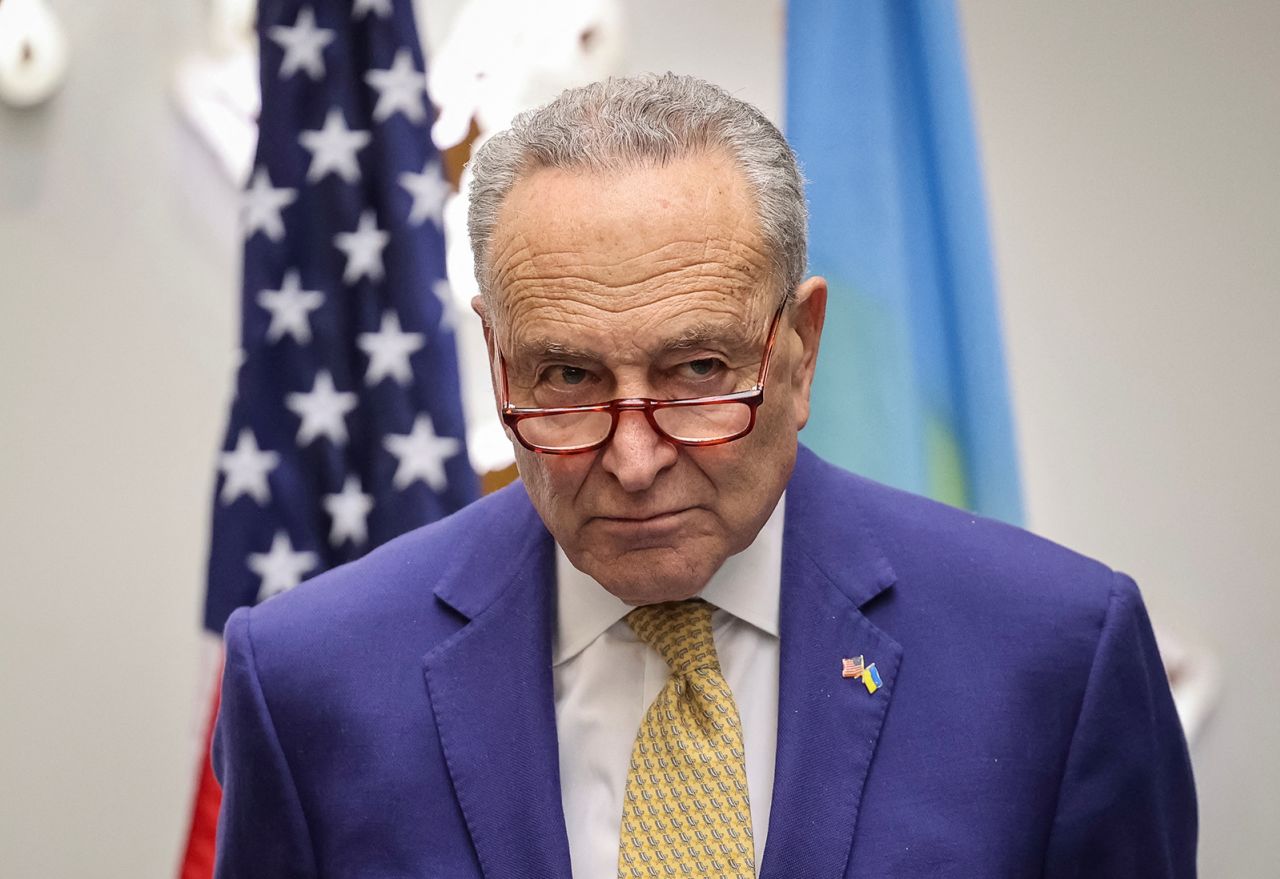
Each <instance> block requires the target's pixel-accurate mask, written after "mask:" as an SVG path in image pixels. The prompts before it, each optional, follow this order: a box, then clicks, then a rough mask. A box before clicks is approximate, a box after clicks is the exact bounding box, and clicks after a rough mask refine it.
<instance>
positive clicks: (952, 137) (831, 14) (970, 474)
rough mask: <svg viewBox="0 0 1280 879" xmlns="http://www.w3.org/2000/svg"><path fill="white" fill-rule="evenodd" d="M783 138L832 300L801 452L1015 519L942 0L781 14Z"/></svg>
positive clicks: (1004, 414) (994, 348)
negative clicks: (784, 19) (800, 174)
mask: <svg viewBox="0 0 1280 879" xmlns="http://www.w3.org/2000/svg"><path fill="white" fill-rule="evenodd" d="M787 35H788V37H787V38H788V47H787V77H788V79H787V134H788V138H789V140H790V141H791V143H792V144H793V145H794V147H795V149H796V151H797V153H798V154H799V157H800V161H801V163H802V166H803V168H804V173H805V176H806V178H807V179H808V181H809V187H808V195H809V200H810V209H811V223H810V230H811V231H810V241H811V252H810V268H811V270H812V271H813V272H814V273H815V274H820V275H823V276H825V277H826V278H827V279H828V281H829V282H830V284H831V294H830V302H829V305H828V311H827V327H826V330H825V332H824V334H823V344H822V349H821V355H820V360H819V368H818V374H817V378H816V381H815V384H814V388H813V398H814V406H813V416H812V419H811V421H810V424H809V426H808V427H807V428H806V429H805V431H804V434H803V438H804V440H805V441H806V442H807V443H808V444H809V445H811V446H812V447H813V448H814V449H815V450H817V451H818V452H820V453H821V454H823V455H824V456H826V457H828V458H830V459H832V460H834V461H836V462H838V463H840V464H842V465H844V466H846V467H849V468H850V469H853V470H857V471H859V472H861V473H864V474H866V475H868V476H871V477H873V478H876V479H880V480H883V481H885V482H889V483H891V484H895V485H898V486H900V487H902V488H906V489H908V490H911V491H916V492H920V493H925V494H930V495H932V496H934V497H938V498H940V499H942V500H945V501H948V502H950V503H954V504H957V505H960V506H966V507H968V508H970V509H973V510H976V511H978V512H982V513H985V514H989V515H994V516H997V517H999V518H1002V519H1005V520H1007V521H1014V522H1016V521H1020V520H1021V518H1022V504H1021V495H1020V489H1019V485H1018V477H1017V466H1016V454H1015V447H1014V436H1013V428H1012V420H1011V416H1010V410H1009V398H1008V390H1007V382H1006V376H1005V366H1004V356H1003V350H1002V344H1001V336H1000V328H999V319H998V309H997V303H996V297H995V283H994V279H993V276H992V270H991V261H990V254H989V244H988V239H987V232H986V217H985V209H984V202H983V194H982V184H981V177H980V174H979V164H978V158H977V151H976V146H975V142H974V133H973V126H972V122H971V119H970V108H969V99H968V93H967V79H966V76H965V67H964V59H963V51H962V46H961V41H960V35H959V24H958V22H957V19H956V12H955V9H954V7H953V5H952V3H950V2H943V0H928V2H922V3H903V2H894V0H875V2H873V0H866V2H858V3H845V2H820V0H792V2H791V3H790V4H789V5H788V27H787Z"/></svg>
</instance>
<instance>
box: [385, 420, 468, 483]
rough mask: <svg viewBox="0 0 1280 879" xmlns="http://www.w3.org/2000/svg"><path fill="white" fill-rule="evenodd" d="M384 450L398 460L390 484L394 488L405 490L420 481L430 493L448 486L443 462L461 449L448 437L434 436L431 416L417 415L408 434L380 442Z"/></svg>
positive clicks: (396, 435) (391, 435) (386, 438)
mask: <svg viewBox="0 0 1280 879" xmlns="http://www.w3.org/2000/svg"><path fill="white" fill-rule="evenodd" d="M382 444H383V445H384V446H385V447H386V449H387V451H389V452H390V453H391V454H393V455H395V456H396V457H397V458H398V459H399V461H400V464H399V466H397V467H396V475H395V477H394V478H393V479H392V481H391V484H392V485H394V486H395V487H396V488H400V489H404V488H408V487H409V486H410V485H412V484H413V483H414V482H416V481H418V480H419V479H421V480H422V481H423V482H425V483H426V484H427V485H428V486H429V487H430V488H431V490H432V491H435V492H440V491H444V489H445V487H446V486H447V485H448V484H449V479H448V477H447V476H445V472H444V462H445V459H447V458H452V457H453V456H454V455H456V454H458V452H459V451H461V449H462V444H461V443H459V442H458V441H457V440H456V439H454V438H453V437H451V436H436V430H435V426H434V425H432V423H431V416H430V415H425V414H424V415H419V416H418V417H417V419H416V420H414V422H413V430H412V431H411V432H410V433H408V434H403V435H401V434H390V435H389V436H386V437H384V438H383V440H382Z"/></svg>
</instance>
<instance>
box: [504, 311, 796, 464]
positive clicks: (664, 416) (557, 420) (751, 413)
mask: <svg viewBox="0 0 1280 879" xmlns="http://www.w3.org/2000/svg"><path fill="white" fill-rule="evenodd" d="M786 306H787V300H786V299H783V301H782V303H781V304H780V305H779V306H778V310H777V311H776V312H774V315H773V320H772V322H771V323H770V324H769V337H768V341H767V342H765V346H764V357H763V359H762V360H761V361H760V372H759V374H758V375H757V376H756V384H755V387H754V388H751V389H749V390H745V391H738V392H737V393H733V394H721V395H718V396H712V397H691V398H688V399H684V400H650V399H646V398H643V397H624V398H620V399H617V400H610V401H609V402H607V403H596V404H593V405H590V406H560V407H556V408H551V409H542V408H534V407H524V408H522V407H518V406H512V405H511V399H510V391H509V386H508V383H507V363H506V360H504V359H503V357H502V352H501V351H499V350H498V348H497V343H496V342H494V352H495V354H496V355H497V356H496V359H497V361H498V368H499V369H500V370H501V373H502V401H501V403H502V405H501V414H502V420H503V422H504V423H505V424H506V425H507V426H508V427H510V428H511V431H512V432H513V433H514V434H515V435H516V439H517V440H519V441H520V445H522V446H524V447H525V448H526V449H529V450H531V451H534V452H541V453H543V454H547V455H575V454H578V453H579V452H590V451H592V450H593V449H598V448H600V447H601V446H604V445H606V444H607V443H608V442H609V440H611V439H613V435H614V433H615V432H616V431H617V429H618V418H619V417H620V416H621V415H622V413H623V412H643V413H644V417H645V420H647V421H648V422H649V426H650V427H652V428H653V430H654V432H655V433H657V434H658V435H659V436H661V437H662V438H663V439H666V440H668V441H670V442H673V443H678V444H679V445H685V446H717V445H720V444H722V443H728V442H733V441H734V440H736V439H741V438H742V437H744V436H746V435H747V434H749V433H750V432H751V429H752V428H753V427H755V425H756V409H758V408H759V407H760V404H761V403H763V402H764V380H765V376H766V375H767V374H768V372H769V358H770V356H771V355H772V354H773V343H774V340H775V338H776V336H777V333H778V323H779V321H780V320H781V319H782V312H783V311H784V310H785V309H786Z"/></svg>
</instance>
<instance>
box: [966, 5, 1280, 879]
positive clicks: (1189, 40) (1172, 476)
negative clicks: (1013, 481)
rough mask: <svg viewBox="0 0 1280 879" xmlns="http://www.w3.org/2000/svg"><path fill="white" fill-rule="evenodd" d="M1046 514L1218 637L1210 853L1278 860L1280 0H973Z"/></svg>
mask: <svg viewBox="0 0 1280 879" xmlns="http://www.w3.org/2000/svg"><path fill="white" fill-rule="evenodd" d="M960 7H961V12H962V15H963V19H964V23H965V26H966V41H967V45H968V53H969V63H970V76H971V84H972V89H973V94H974V99H975V109H976V112H977V121H978V127H979V133H980V141H981V146H982V151H983V154H984V163H985V166H986V180H987V189H988V192H989V194H990V215H991V221H992V232H993V237H994V246H995V251H996V263H997V268H998V272H999V276H1000V284H1001V299H1002V303H1003V307H1004V321H1005V330H1006V339H1007V341H1008V351H1009V368H1010V372H1011V378H1012V384H1013V396H1014V414H1015V421H1016V424H1017V427H1018V432H1019V434H1020V439H1021V446H1022V474H1023V479H1024V485H1025V493H1026V498H1027V506H1028V510H1029V516H1030V524H1031V525H1032V527H1033V528H1034V529H1035V530H1037V531H1040V532H1042V533H1044V534H1047V535H1049V536H1051V537H1053V538H1055V539H1057V540H1060V541H1062V542H1065V543H1067V544H1070V545H1073V546H1075V547H1077V548H1079V549H1081V550H1083V551H1084V552H1087V553H1090V554H1093V555H1096V556H1098V557H1100V558H1103V559H1105V560H1107V561H1108V562H1110V563H1111V564H1113V565H1116V566H1119V567H1121V568H1124V569H1125V570H1127V571H1129V572H1130V573H1132V574H1133V575H1134V576H1136V577H1137V579H1138V581H1139V583H1140V584H1141V585H1142V587H1143V591H1144V593H1145V595H1146V598H1147V602H1148V604H1149V605H1150V607H1151V610H1152V614H1153V616H1154V617H1155V618H1156V621H1157V623H1158V624H1162V625H1163V626H1164V627H1165V628H1166V629H1169V630H1171V631H1172V632H1174V633H1175V634H1177V635H1178V636H1181V637H1183V638H1185V639H1188V640H1193V641H1199V642H1200V646H1201V647H1202V649H1203V650H1207V651H1212V652H1214V653H1216V654H1217V655H1218V656H1219V657H1220V660H1221V662H1222V665H1223V671H1224V683H1223V686H1222V689H1221V701H1220V703H1219V710H1218V713H1217V715H1216V716H1214V717H1213V718H1212V719H1211V720H1210V722H1209V725H1208V727H1207V728H1206V730H1205V733H1204V735H1203V737H1202V738H1201V739H1200V741H1199V742H1197V744H1196V747H1195V748H1194V749H1193V761H1194V763H1195V768H1196V772H1197V777H1198V784H1199V791H1200V800H1201V827H1202V832H1201V870H1202V872H1203V873H1204V875H1206V876H1230V877H1269V876H1275V875H1276V869H1277V867H1276V865H1277V864H1280V837H1278V836H1277V834H1276V833H1275V827H1277V826H1280V757H1278V756H1277V751H1276V745H1277V743H1278V740H1277V736H1278V733H1277V730H1280V700H1277V698H1276V694H1277V692H1280V673H1278V671H1277V669H1280V624H1278V621H1280V555H1277V553H1276V544H1277V538H1278V537H1280V515H1278V514H1277V512H1276V508H1277V503H1280V172H1278V170H1277V161H1278V159H1280V52H1277V51H1276V39H1277V35H1280V5H1278V4H1276V3H1274V2H1270V0H1253V2H1240V0H1237V2H1231V3H1169V2H1167V0H1141V2H1129V3H1114V2H1107V0H1077V2H1072V3H1026V2H1023V0H961V3H960Z"/></svg>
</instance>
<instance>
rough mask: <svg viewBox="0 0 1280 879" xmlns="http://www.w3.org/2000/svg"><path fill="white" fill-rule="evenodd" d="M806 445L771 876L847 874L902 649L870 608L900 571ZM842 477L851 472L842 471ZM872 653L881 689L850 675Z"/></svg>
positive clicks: (791, 507)
mask: <svg viewBox="0 0 1280 879" xmlns="http://www.w3.org/2000/svg"><path fill="white" fill-rule="evenodd" d="M837 473H838V471H834V468H831V469H830V470H829V469H828V466H827V465H825V464H823V463H822V462H820V461H818V460H817V459H816V458H815V457H814V456H813V455H812V454H811V453H809V452H808V451H807V450H805V449H803V448H802V449H801V452H800V456H799V458H798V459H797V463H796V470H795V474H794V475H793V477H792V481H791V484H790V485H789V487H788V491H787V523H786V526H785V537H784V543H783V564H782V597H781V630H780V635H781V672H780V679H779V699H778V749H777V761H776V769H775V774H774V789H773V804H772V807H771V809H770V818H769V835H768V838H767V840H766V843H765V851H764V862H763V863H762V864H761V874H760V875H761V876H762V877H764V879H773V877H783V876H804V877H806V879H836V877H841V876H844V874H845V869H846V867H847V865H848V861H849V855H850V851H851V849H852V845H853V836H854V830H855V827H856V825H857V820H858V813H859V809H860V806H861V803H862V792H863V788H864V786H865V784H866V779H867V774H868V772H869V770H870V768H871V761H872V758H873V756H874V754H875V749H876V744H877V742H878V741H879V737H880V729H881V727H882V726H883V724H884V720H885V717H886V715H887V713H888V710H889V704H890V702H891V700H892V697H893V693H894V690H895V683H896V681H897V677H898V667H899V664H900V663H901V660H902V648H901V646H899V645H898V644H897V643H896V642H895V641H894V640H893V639H892V638H890V637H889V636H888V635H886V634H885V633H883V632H881V631H880V630H879V629H877V628H876V627H875V626H874V625H872V624H871V622H870V621H868V620H867V618H866V617H865V616H863V614H862V613H861V611H860V607H862V606H863V605H865V604H867V603H868V602H870V601H871V600H872V599H873V598H875V597H876V596H878V595H880V594H881V593H882V592H883V591H884V590H885V589H887V588H889V587H890V586H891V585H892V584H893V582H894V574H893V570H892V568H891V567H890V565H889V563H888V561H887V560H886V559H885V557H884V555H883V554H882V553H881V552H880V551H879V548H878V547H877V546H876V544H875V541H874V537H873V535H872V533H871V531H870V529H869V528H867V527H866V523H865V522H863V521H862V520H861V517H860V515H859V513H858V510H857V508H856V504H854V503H853V502H852V498H851V497H847V496H843V495H847V494H850V493H849V492H847V491H845V490H841V491H839V492H837V491H833V490H832V489H831V486H832V485H833V484H845V480H847V479H848V477H847V476H844V474H839V475H837ZM841 477H843V478H841ZM858 655H862V656H863V657H864V658H865V661H866V662H867V663H868V664H869V663H872V662H874V663H875V664H876V669H877V671H878V672H879V674H880V676H881V679H882V681H883V686H882V687H881V688H880V689H879V690H877V691H876V692H875V693H870V692H868V689H867V687H866V686H865V685H864V684H863V683H862V681H860V680H858V679H851V678H844V677H842V676H841V660H842V659H843V658H845V657H855V656H858Z"/></svg>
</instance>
